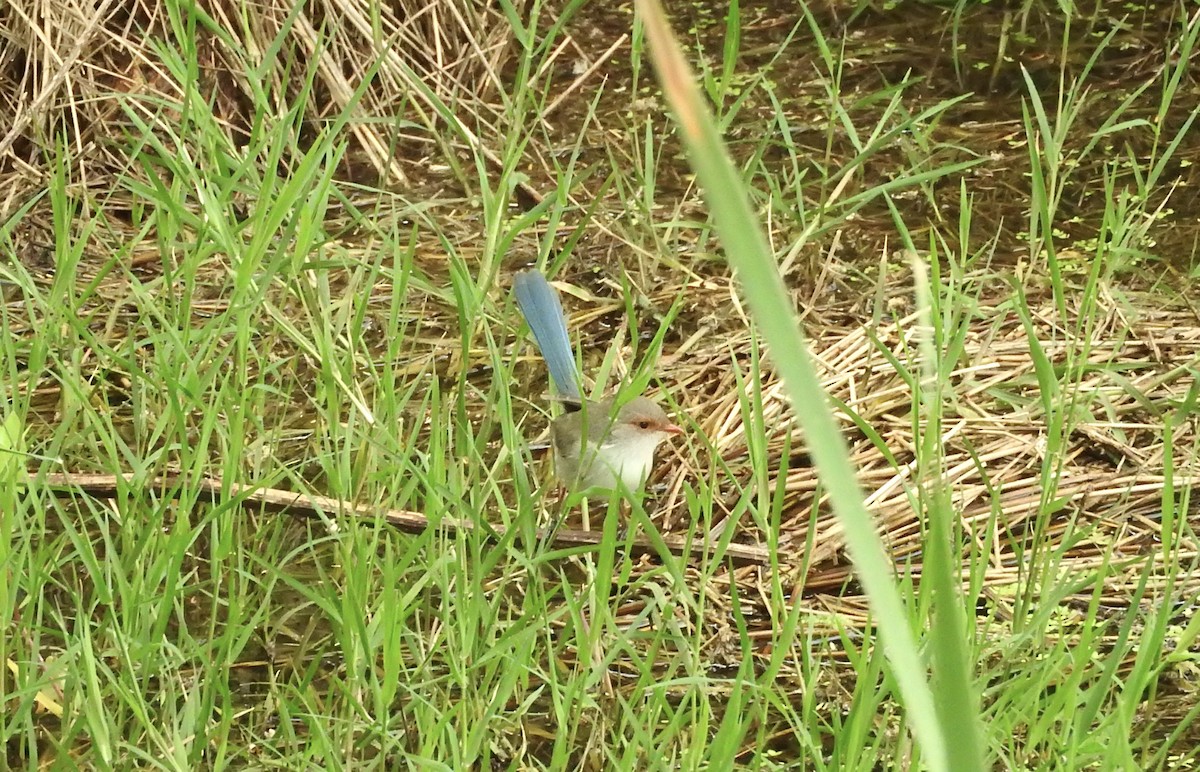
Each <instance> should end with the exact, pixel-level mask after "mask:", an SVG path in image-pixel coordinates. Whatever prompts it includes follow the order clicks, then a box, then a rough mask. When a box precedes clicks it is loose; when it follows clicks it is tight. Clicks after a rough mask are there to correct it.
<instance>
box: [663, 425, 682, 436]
mask: <svg viewBox="0 0 1200 772" xmlns="http://www.w3.org/2000/svg"><path fill="white" fill-rule="evenodd" d="M663 431H664V432H666V433H667V434H683V429H681V428H679V427H678V426H676V425H675V424H667V425H666V426H664V427H663Z"/></svg>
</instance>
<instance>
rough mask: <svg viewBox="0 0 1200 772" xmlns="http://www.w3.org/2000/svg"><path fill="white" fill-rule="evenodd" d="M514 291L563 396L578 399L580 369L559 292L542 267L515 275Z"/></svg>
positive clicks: (557, 388) (557, 387)
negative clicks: (572, 349) (572, 350)
mask: <svg viewBox="0 0 1200 772" xmlns="http://www.w3.org/2000/svg"><path fill="white" fill-rule="evenodd" d="M513 294H515V295H516V296H517V305H518V306H520V307H521V313H522V314H524V315H525V321H526V322H528V323H529V329H530V330H532V331H533V338H534V340H536V341H537V345H538V348H539V349H541V352H542V358H543V359H545V360H546V367H547V368H548V369H549V370H550V380H551V381H553V382H554V388H555V389H556V390H557V391H558V394H559V396H560V397H564V398H566V399H570V400H578V399H579V398H580V392H579V372H578V371H577V370H576V369H575V356H574V355H573V354H572V353H571V338H570V336H569V335H568V334H567V318H566V317H565V316H564V315H563V310H562V304H561V303H559V301H558V293H557V292H555V291H554V288H553V287H551V286H550V283H549V282H548V281H546V277H545V276H543V275H542V273H541V271H536V270H529V271H521V272H519V273H518V274H517V275H516V276H514V277H513Z"/></svg>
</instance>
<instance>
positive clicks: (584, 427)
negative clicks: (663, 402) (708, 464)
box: [513, 270, 683, 494]
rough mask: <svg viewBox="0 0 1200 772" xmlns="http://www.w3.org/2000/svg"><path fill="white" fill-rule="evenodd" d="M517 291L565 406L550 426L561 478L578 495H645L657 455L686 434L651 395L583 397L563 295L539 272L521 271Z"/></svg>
mask: <svg viewBox="0 0 1200 772" xmlns="http://www.w3.org/2000/svg"><path fill="white" fill-rule="evenodd" d="M513 293H514V294H515V295H516V298H517V305H518V306H520V308H521V313H522V314H524V315H525V321H526V322H528V323H529V329H530V330H531V331H532V332H533V337H534V340H535V341H537V345H538V349H540V350H541V352H542V358H543V359H545V360H546V367H547V368H548V369H549V370H550V381H551V382H552V383H553V384H554V390H555V391H556V392H557V393H558V397H559V399H560V400H561V401H562V402H563V404H564V405H565V406H566V412H565V413H563V414H562V415H560V416H559V417H558V418H555V419H554V420H553V421H552V422H551V423H550V434H551V437H552V443H551V445H552V449H553V455H554V472H555V475H557V477H558V479H559V480H561V481H562V483H563V484H564V485H566V486H567V488H569V489H570V490H573V491H584V490H593V489H598V490H597V491H596V492H597V493H601V492H602V493H604V494H607V493H609V492H612V491H618V492H634V491H638V490H640V489H641V487H642V485H644V484H645V482H646V478H647V477H649V476H650V470H651V468H652V467H653V466H654V451H655V450H656V449H657V448H658V446H659V445H660V444H662V442H663V440H665V439H667V438H668V437H670V436H671V435H674V434H681V433H683V430H682V429H680V428H679V427H678V426H676V425H675V424H673V423H671V420H670V419H669V418H667V414H666V413H664V412H663V409H662V408H661V407H659V406H658V405H657V404H656V403H655V402H653V401H652V400H650V399H647V398H646V397H642V396H638V397H633V398H632V399H629V400H627V401H619V400H618V397H615V396H614V397H609V398H607V399H603V400H600V401H593V400H589V399H584V398H583V395H582V394H581V392H580V389H579V375H578V371H577V370H576V369H575V357H574V356H573V355H572V354H571V339H570V337H569V336H568V334H567V320H566V317H565V316H564V315H563V310H562V304H561V303H559V300H558V293H557V292H555V291H554V288H553V287H551V286H550V283H549V282H547V281H546V277H545V276H543V275H542V273H541V272H540V271H536V270H528V271H521V272H519V273H518V274H517V275H516V276H515V277H514V278H513Z"/></svg>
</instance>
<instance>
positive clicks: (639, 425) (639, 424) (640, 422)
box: [637, 418, 650, 429]
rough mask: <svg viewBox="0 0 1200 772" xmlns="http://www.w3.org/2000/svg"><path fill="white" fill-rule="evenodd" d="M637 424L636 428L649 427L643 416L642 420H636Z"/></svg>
mask: <svg viewBox="0 0 1200 772" xmlns="http://www.w3.org/2000/svg"><path fill="white" fill-rule="evenodd" d="M637 426H638V428H639V429H649V428H650V422H649V421H647V420H646V419H645V418H643V419H642V420H640V421H638V422H637Z"/></svg>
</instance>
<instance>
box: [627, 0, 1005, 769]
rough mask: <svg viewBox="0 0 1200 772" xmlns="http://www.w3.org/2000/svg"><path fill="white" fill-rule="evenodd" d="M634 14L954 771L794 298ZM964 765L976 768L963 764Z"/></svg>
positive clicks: (653, 36) (919, 705)
mask: <svg viewBox="0 0 1200 772" xmlns="http://www.w3.org/2000/svg"><path fill="white" fill-rule="evenodd" d="M637 10H638V13H639V14H640V15H641V18H642V20H643V22H644V24H645V28H646V37H647V40H648V41H649V42H650V51H651V56H652V57H653V59H654V62H655V65H656V67H657V69H658V73H659V79H660V80H661V82H662V84H663V91H664V93H665V95H666V97H667V100H668V101H669V102H670V104H671V107H672V109H673V111H674V113H675V116H676V119H677V120H678V122H679V125H680V128H681V129H682V132H681V134H682V138H683V141H684V144H685V145H686V146H687V148H688V154H689V157H690V160H691V164H692V167H693V168H694V169H695V170H696V173H697V175H698V176H699V178H700V182H701V185H702V187H703V188H704V191H705V194H706V199H707V201H708V204H709V206H710V207H711V209H712V212H713V218H714V220H715V222H716V227H717V231H718V233H719V234H720V236H721V240H722V242H723V243H724V246H725V252H726V255H727V256H728V259H729V261H730V263H731V264H732V265H733V267H734V268H735V269H736V271H737V274H738V276H739V278H740V279H741V283H742V286H743V291H744V293H745V295H746V299H747V302H748V304H749V306H750V310H751V312H752V313H753V315H754V317H755V321H756V322H757V323H758V324H759V325H760V327H761V329H762V332H763V335H764V337H765V338H766V341H767V343H768V345H769V346H770V347H771V349H772V350H774V351H795V352H798V353H799V355H798V356H789V357H777V358H776V359H775V362H774V364H775V367H776V368H777V369H778V371H779V372H780V374H781V375H782V376H783V379H784V382H785V383H786V384H787V387H788V391H789V393H790V394H791V397H792V400H793V403H794V404H796V405H806V406H812V407H816V406H817V405H821V406H824V407H825V409H823V410H822V409H808V410H801V411H797V412H798V415H799V417H800V420H801V422H802V424H803V426H804V431H805V433H806V435H807V437H808V440H809V445H810V450H811V453H812V455H813V458H814V459H815V460H816V462H817V468H818V471H819V474H820V477H821V481H822V482H823V483H824V484H825V485H826V486H827V488H828V490H829V494H830V499H831V502H832V504H833V508H834V511H835V512H836V514H837V517H838V519H839V520H840V521H841V522H842V524H843V526H844V528H845V533H846V541H847V545H848V547H849V550H850V554H851V557H852V558H853V560H854V565H855V568H856V570H857V573H858V576H859V578H860V579H861V581H862V583H863V586H864V587H865V589H866V591H867V595H868V597H869V599H870V603H871V608H872V611H873V614H874V618H875V620H876V622H877V624H878V626H879V632H880V637H881V639H882V642H883V647H884V651H885V653H886V655H887V658H888V661H889V662H890V664H891V669H892V675H893V677H894V678H895V679H896V683H897V685H898V688H899V690H900V694H901V698H902V699H903V701H904V704H905V706H906V708H907V714H908V720H909V722H910V724H911V726H912V731H913V734H914V736H915V738H916V740H917V742H918V743H919V744H920V747H921V753H922V757H923V761H924V763H925V764H926V765H927V766H928V767H930V768H931V769H935V770H944V769H949V756H948V755H947V754H948V747H947V742H948V740H949V737H948V736H947V731H946V729H947V728H946V727H944V726H943V725H942V724H941V723H940V721H939V719H938V714H937V713H936V711H935V708H934V700H933V695H932V692H931V690H930V686H929V683H928V681H927V680H926V678H925V677H924V672H925V665H924V663H923V662H922V661H921V658H920V657H919V656H918V653H917V646H916V642H915V640H914V638H913V635H912V632H911V627H910V623H911V617H910V614H909V613H908V611H907V610H906V608H905V606H904V603H903V601H902V600H901V597H900V594H899V592H898V590H897V588H896V585H895V583H894V581H893V578H892V566H891V564H890V562H889V561H888V559H887V556H886V554H885V553H884V550H883V546H882V544H881V542H880V540H879V537H878V535H877V534H876V532H875V528H874V525H873V523H872V521H871V518H870V515H869V514H868V513H867V510H866V508H865V507H864V506H863V498H862V494H861V492H860V490H859V487H858V483H857V480H856V478H855V472H854V468H853V467H852V465H851V464H850V461H849V457H848V452H847V448H846V444H845V440H844V438H843V437H842V436H841V434H840V433H839V432H838V429H837V425H836V423H835V422H834V419H833V415H832V413H831V412H830V410H829V409H828V405H827V402H826V399H825V395H824V393H823V391H822V390H821V386H820V383H819V382H818V380H817V377H816V373H815V371H814V370H813V368H812V365H811V362H810V360H809V358H808V356H807V349H806V347H805V341H804V338H803V336H802V334H801V333H800V330H799V328H798V326H797V325H796V323H795V314H794V312H793V309H792V304H791V301H790V299H789V298H788V295H787V292H786V289H785V287H784V285H783V280H782V277H781V276H780V275H779V271H778V268H777V266H776V262H775V259H774V257H773V255H772V253H771V251H770V248H769V247H768V244H767V240H766V237H765V236H764V235H763V233H762V230H761V228H760V227H759V225H758V223H757V221H756V218H755V217H754V212H753V210H752V209H751V207H750V204H749V198H748V195H747V193H746V189H745V185H744V183H743V182H742V179H741V177H740V176H739V175H738V174H737V172H736V170H735V168H734V166H733V164H732V162H731V161H730V160H729V156H728V154H727V153H726V151H725V147H724V144H723V142H722V140H721V137H720V135H719V134H718V132H717V130H716V127H715V124H714V123H713V120H712V117H711V115H710V114H709V111H708V110H707V108H706V107H705V105H704V103H703V101H702V100H701V97H700V94H699V92H698V90H697V89H696V87H695V85H694V78H693V76H692V73H691V70H690V68H689V67H688V66H687V63H686V62H685V60H684V58H683V54H682V52H681V51H680V49H679V46H678V44H677V43H676V41H675V39H674V37H673V36H672V34H671V31H670V27H669V26H668V24H667V21H666V17H665V15H664V13H663V11H662V8H661V6H660V5H659V3H658V2H657V0H639V2H638V3H637ZM942 675H943V676H947V675H951V674H942ZM955 675H957V674H955ZM957 680H960V681H961V680H965V679H961V678H960V679H957ZM939 684H940V688H943V689H962V690H969V689H971V688H972V686H971V684H970V683H969V682H961V683H960V682H950V681H949V680H947V679H946V678H942V679H941V680H940V682H939ZM960 739H961V738H960ZM968 743H969V741H968ZM955 757H956V759H959V760H961V759H963V758H971V759H974V760H976V761H975V764H974V765H973V767H974V768H976V769H982V762H981V761H979V759H980V758H981V753H980V751H979V749H978V748H975V749H963V748H959V749H958V752H957V753H956V754H955ZM966 768H970V766H968V767H964V766H958V767H957V769H966Z"/></svg>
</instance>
